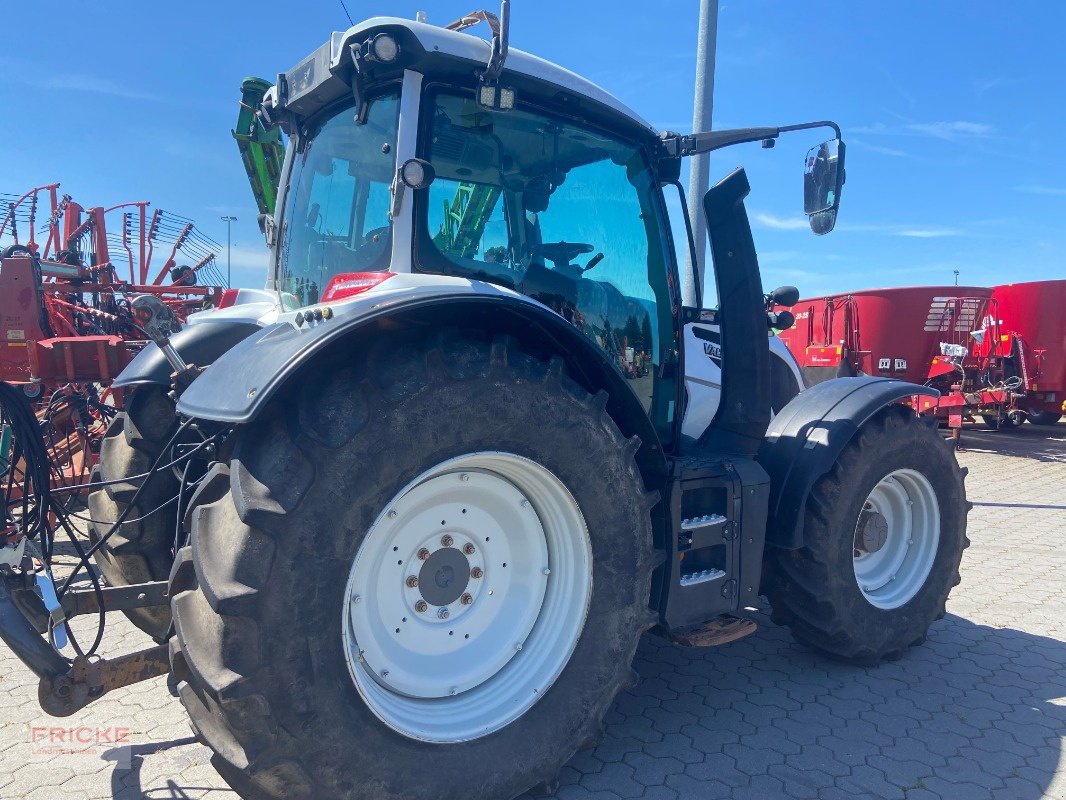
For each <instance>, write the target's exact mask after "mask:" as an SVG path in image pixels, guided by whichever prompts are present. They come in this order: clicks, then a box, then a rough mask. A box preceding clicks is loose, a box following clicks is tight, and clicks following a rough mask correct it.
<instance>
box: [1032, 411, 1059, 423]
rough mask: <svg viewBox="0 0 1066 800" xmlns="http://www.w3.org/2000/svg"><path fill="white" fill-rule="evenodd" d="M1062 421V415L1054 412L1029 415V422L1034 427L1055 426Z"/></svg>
mask: <svg viewBox="0 0 1066 800" xmlns="http://www.w3.org/2000/svg"><path fill="white" fill-rule="evenodd" d="M1060 419H1062V414H1059V413H1057V412H1055V411H1040V412H1038V413H1036V414H1030V415H1029V421H1030V422H1031V423H1032V424H1034V425H1057V424H1058V422H1059V420H1060Z"/></svg>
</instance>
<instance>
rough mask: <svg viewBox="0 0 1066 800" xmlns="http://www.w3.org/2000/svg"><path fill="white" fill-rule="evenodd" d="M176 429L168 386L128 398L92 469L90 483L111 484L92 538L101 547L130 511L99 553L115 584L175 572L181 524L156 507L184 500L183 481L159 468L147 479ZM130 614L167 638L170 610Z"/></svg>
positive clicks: (101, 497)
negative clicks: (179, 496)
mask: <svg viewBox="0 0 1066 800" xmlns="http://www.w3.org/2000/svg"><path fill="white" fill-rule="evenodd" d="M177 428H178V418H177V415H176V414H175V412H174V404H173V403H172V402H171V401H170V400H169V399H168V398H167V396H166V394H164V391H163V389H161V388H159V387H156V386H146V387H142V388H138V389H134V390H133V391H132V393H130V394H129V396H128V402H127V404H126V410H125V411H124V412H122V413H120V414H118V415H117V416H116V417H115V419H114V420H112V422H111V424H110V425H109V426H108V429H107V433H106V434H105V435H104V439H103V442H102V443H101V446H100V463H99V464H97V466H96V467H94V468H93V471H92V477H91V480H92V482H93V483H100V482H103V483H104V484H105V485H103V486H100V487H98V488H96V489H95V490H93V491H92V492H91V493H90V494H89V516H90V518H91V519H92V522H90V523H89V541H90V542H91V543H92V544H94V545H95V544H96V543H97V542H99V541H100V539H101V538H102V537H104V536H106V535H107V532H108V531H109V530H110V529H111V527H112V525H113V523H114V522H115V521H116V520H117V519H118V518H119V516H120V515H121V514H122V513H123V512H124V511H125V512H126V517H125V520H124V521H123V523H122V524H121V525H120V526H119V528H118V530H116V531H115V532H114V533H113V534H112V535H111V536H110V537H108V538H107V540H106V541H105V542H104V543H103V544H102V545H100V547H99V549H97V550H96V552H95V553H94V555H93V558H94V560H95V561H96V566H97V567H98V568H99V570H100V572H101V573H102V574H103V576H104V578H105V579H106V580H107V582H108V583H109V584H110V585H111V586H128V585H130V584H136V583H147V582H149V581H162V580H166V579H167V576H168V575H169V574H170V567H171V564H172V563H173V560H174V559H173V550H174V531H175V527H176V525H177V520H176V518H175V511H174V509H173V506H166V507H164V508H162V509H160V510H156V509H159V507H160V506H161V505H163V504H164V503H166V502H167V501H168V500H170V499H171V498H173V497H174V496H176V495H177V493H178V479H177V476H175V475H174V473H173V472H172V471H171V470H169V469H166V470H159V471H157V472H156V474H154V475H153V476H151V478H149V479H147V481H146V480H145V478H144V477H143V476H144V475H145V474H146V473H147V472H148V471H149V470H150V469H151V468H152V465H153V464H154V463H155V461H156V459H157V458H158V457H159V455H160V454H161V453H162V451H163V448H164V447H165V446H166V444H167V442H169V441H170V439H171V437H172V436H173V435H174V432H175V431H176V430H177ZM142 485H143V489H142V491H141V493H140V495H138V496H137V499H136V502H135V503H134V504H133V507H132V508H131V507H130V504H131V503H133V502H134V496H135V495H137V490H138V488H139V487H141V486H142ZM124 613H125V614H126V616H127V617H129V619H130V621H131V622H133V624H134V625H136V626H137V627H138V628H140V629H141V630H142V631H144V632H145V633H147V634H148V635H150V636H152V637H153V638H154V639H156V640H157V641H160V642H161V641H163V639H164V638H165V637H166V635H167V632H168V630H169V629H170V618H171V617H170V608H169V607H167V606H152V607H149V608H135V609H130V610H128V611H126V612H124Z"/></svg>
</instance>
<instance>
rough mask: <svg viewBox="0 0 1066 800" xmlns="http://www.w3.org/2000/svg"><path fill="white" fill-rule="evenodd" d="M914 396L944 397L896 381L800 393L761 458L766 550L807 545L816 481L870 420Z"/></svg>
mask: <svg viewBox="0 0 1066 800" xmlns="http://www.w3.org/2000/svg"><path fill="white" fill-rule="evenodd" d="M913 395H926V396H928V397H939V396H940V393H939V392H937V391H936V390H935V389H931V388H929V387H928V386H918V385H917V384H913V383H905V382H903V381H898V380H895V379H892V378H876V377H860V378H834V379H832V380H828V381H823V382H822V383H819V384H817V385H816V386H814V387H812V388H810V389H807V390H806V391H803V392H800V394H798V395H797V396H796V397H795V398H794V399H793V400H792V401H791V402H790V403H789V404H788V405H786V406H785V407H784V408H783V409H782V410H781V413H780V414H778V415H777V416H776V417H774V419H773V421H772V422H771V423H770V427H769V429H768V430H767V432H766V438H765V439H764V440H763V444H762V446H761V447H760V449H759V454H758V457H757V460H758V462H759V463H760V464H761V465H762V466H763V468H764V469H765V470H766V471H767V473H769V475H770V512H769V517H768V520H767V526H766V543H767V545H772V546H776V547H782V548H787V549H795V548H798V547H802V546H803V514H804V509H805V507H806V504H807V496H808V495H809V494H810V491H811V488H812V487H813V486H814V484H815V482H816V481H817V480H818V479H819V478H821V477H822V476H823V475H825V474H826V473H827V472H829V470H830V469H832V467H833V465H834V464H835V463H836V461H837V458H838V457H839V456H840V453H841V452H842V451H843V450H844V448H845V447H846V446H847V444H848V442H850V441H851V440H852V438H853V437H854V436H855V434H856V433H857V432H858V430H859V429H860V428H861V427H862V426H863V424H864V423H865V422H866V421H867V420H868V419H870V417H872V416H873V415H874V414H876V413H877V412H878V411H879V410H880V409H882V408H884V407H885V406H887V405H889V404H890V403H894V402H896V401H897V400H902V399H903V398H906V397H911V396H913Z"/></svg>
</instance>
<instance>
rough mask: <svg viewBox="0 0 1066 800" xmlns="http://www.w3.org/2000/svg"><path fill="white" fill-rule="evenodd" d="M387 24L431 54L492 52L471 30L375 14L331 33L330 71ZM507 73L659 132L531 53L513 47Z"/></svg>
mask: <svg viewBox="0 0 1066 800" xmlns="http://www.w3.org/2000/svg"><path fill="white" fill-rule="evenodd" d="M383 27H389V28H396V27H399V28H404V29H406V30H407V31H409V32H410V34H411V35H412V36H413V37H414V38H416V39H417V40H418V42H419V44H420V45H421V46H422V47H423V48H424V49H425V51H426V52H427V53H440V54H442V55H445V56H452V57H454V58H458V59H464V60H467V61H470V62H471V63H472V64H482V65H483V64H485V63H487V62H488V59H489V55H490V54H491V52H492V45H491V44H490V43H489V42H488V41H486V40H485V39H482V38H480V37H478V36H473V35H471V34H469V33H462V32H459V31H453V30H448V29H447V28H442V27H439V26H437V25H430V24H428V23H424V22H415V21H413V20H408V19H402V18H400V17H371V18H370V19H367V20H364V21H362V22H360V23H358V24H356V25H353V26H352V27H351V28H349V29H348V30H346V31H335V32H334V33H333V34H332V35H331V36H330V43H329V44H330V70H331V71H336V70H337V69H338V68H340V67H341V66H342V63H343V61H344V60H345V59H346V58H347V52H348V48H347V45H349V44H352V43H355V42H361V41H363V40H365V39H366V36H367V34H368V33H369V32H370V31H372V30H374V29H379V28H383ZM507 72H510V73H517V74H520V75H524V76H528V77H530V78H533V79H535V80H539V81H543V82H545V83H549V84H552V85H554V86H556V87H558V88H560V89H564V90H566V91H569V92H571V93H573V94H576V95H580V96H583V97H587V98H589V99H590V100H593V101H595V102H596V103H599V104H600V105H602V106H606V107H607V108H609V109H611V110H612V111H615V112H617V113H619V114H622V115H624V116H625V117H627V118H629V119H630V120H631V121H632V122H635V123H636V124H637V125H639V126H640V127H642V128H644V129H645V130H647V131H649V132H651V133H653V134H657V133H658V131H657V130H656V129H655V128H654V127H653V126H652V125H651V123H649V122H648V121H647V120H645V119H644V118H643V117H641V116H640V115H639V114H637V113H636V112H635V111H633V109H631V108H629V106H627V105H625V104H624V103H623V102H622V101H620V100H619V99H618V98H617V97H615V96H614V95H612V94H611V93H610V92H608V91H606V90H605V89H602V88H600V87H599V86H597V85H596V84H594V83H592V82H591V81H589V80H586V79H585V78H582V77H581V76H580V75H577V74H576V73H573V72H571V71H570V70H568V69H564V68H563V67H560V66H559V65H558V64H553V63H552V62H550V61H546V60H545V59H543V58H539V57H538V56H535V55H532V54H531V53H526V52H524V51H522V50H517V49H515V48H510V49H509V52H508V55H507V61H506V63H505V64H504V73H505V74H506V73H507Z"/></svg>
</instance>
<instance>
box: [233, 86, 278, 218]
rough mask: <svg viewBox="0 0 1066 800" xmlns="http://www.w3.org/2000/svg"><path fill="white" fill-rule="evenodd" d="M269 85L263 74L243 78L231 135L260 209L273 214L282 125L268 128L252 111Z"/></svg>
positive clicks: (262, 212) (275, 200)
mask: <svg viewBox="0 0 1066 800" xmlns="http://www.w3.org/2000/svg"><path fill="white" fill-rule="evenodd" d="M269 88H270V81H267V80H264V79H263V78H245V79H244V80H243V81H242V82H241V110H240V114H238V115H237V129H236V130H235V131H233V138H234V139H236V140H237V147H238V149H240V151H241V160H242V161H243V162H244V169H245V171H246V172H247V173H248V182H249V183H250V184H251V185H252V194H254V195H255V202H256V205H258V206H259V213H260V214H271V215H273V213H274V204H275V203H276V202H277V199H278V184H279V182H280V181H281V164H282V161H284V159H285V144H284V143H283V142H282V140H281V128H279V127H277V126H276V125H275V126H273V127H271V128H267V127H266V126H265V125H264V124H263V121H262V120H261V119H260V118H259V117H258V116H256V113H255V112H256V110H257V109H258V108H259V105H260V103H262V102H263V95H264V94H266V92H267V90H268V89H269Z"/></svg>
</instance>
